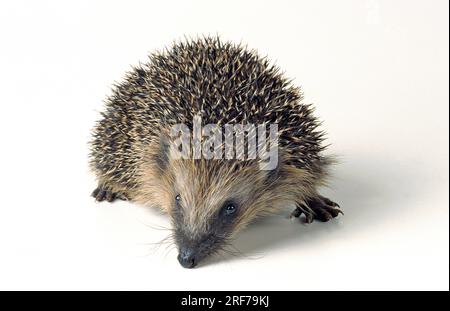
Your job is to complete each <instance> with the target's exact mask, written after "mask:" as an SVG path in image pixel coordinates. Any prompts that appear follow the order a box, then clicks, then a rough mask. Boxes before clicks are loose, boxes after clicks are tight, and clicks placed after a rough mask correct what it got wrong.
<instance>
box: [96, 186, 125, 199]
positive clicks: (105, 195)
mask: <svg viewBox="0 0 450 311" xmlns="http://www.w3.org/2000/svg"><path fill="white" fill-rule="evenodd" d="M92 197H94V198H95V200H96V201H97V202H102V201H105V200H106V201H108V202H113V201H115V200H116V199H120V200H124V201H125V200H127V199H128V198H127V197H126V196H125V195H124V194H122V193H116V192H113V191H111V190H109V189H107V188H106V189H105V187H102V186H99V187H97V188H96V189H95V190H94V191H93V192H92Z"/></svg>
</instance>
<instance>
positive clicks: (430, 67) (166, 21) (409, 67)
mask: <svg viewBox="0 0 450 311" xmlns="http://www.w3.org/2000/svg"><path fill="white" fill-rule="evenodd" d="M448 9H449V8H448V1H447V0H434V1H425V0H424V1H411V0H408V1H399V0H396V1H387V0H386V1H382V0H380V1H377V0H370V1H362V0H352V1H350V0H340V1H331V0H330V1H261V0H258V1H222V2H218V1H217V2H216V1H159V2H154V3H151V2H150V1H122V2H114V1H71V2H69V1H2V2H1V3H0V107H1V110H0V111H1V121H0V135H1V137H0V138H1V140H0V141H1V153H0V163H1V170H0V177H1V178H0V189H1V196H2V198H1V201H0V289H43V290H46V289H75V290H79V289H87V290H90V289H125V290H129V289H139V290H140V289H159V290H167V289H182V290H186V289H189V290H196V289H224V290H226V289H242V290H245V289H255V290H256V289H287V290H305V289H306V290H316V289H326V290H336V289H343V290H347V289H353V290H365V289H375V290H381V289H384V290H400V289H402V290H406V289H440V290H444V289H446V290H448V288H449V190H448V187H449V175H448V169H449V165H448V164H449V152H448V148H449V137H448V133H449V119H448V113H449V111H448V110H449V105H448V101H449V87H448V83H449V81H448V80H449V79H448V77H449V72H448V68H449V67H448V66H449V64H448V56H449V49H448V47H449V45H448V35H449V34H448V18H449V17H448ZM197 34H220V35H221V36H222V38H223V39H224V40H232V41H237V42H239V41H242V42H245V43H247V44H248V45H249V47H251V48H256V49H257V50H258V51H259V52H260V53H261V54H262V55H268V56H269V57H270V58H271V59H272V60H273V61H274V62H275V63H277V64H278V65H279V66H280V67H281V68H282V69H283V70H285V72H286V75H287V76H289V77H292V78H295V83H296V84H298V85H301V86H302V87H303V89H304V92H305V101H306V102H312V103H314V104H315V105H316V106H317V115H318V116H319V117H320V118H321V119H322V120H324V129H326V131H327V132H328V133H329V136H328V137H329V142H330V143H332V144H333V145H332V147H331V148H330V150H329V152H330V153H333V154H337V155H339V156H340V158H341V164H340V165H338V166H336V168H335V169H334V178H333V180H332V181H331V189H324V190H323V193H324V194H326V195H327V196H329V197H331V198H332V199H334V200H335V201H337V202H339V203H340V204H341V205H342V207H343V209H344V211H345V216H344V217H340V218H339V219H337V220H334V221H332V222H331V223H326V224H323V223H313V224H311V225H304V224H301V223H299V222H298V221H297V220H289V219H287V217H286V215H287V214H288V213H289V212H290V209H287V210H286V213H285V214H282V215H280V216H277V217H272V218H267V219H264V220H262V221H260V222H258V223H257V224H255V225H253V226H251V227H250V228H249V229H248V230H246V231H244V232H242V234H241V235H240V236H239V237H238V239H237V240H236V242H235V246H236V247H237V248H238V249H239V250H241V251H242V252H243V253H244V255H243V256H240V257H237V258H233V257H231V258H230V257H224V258H214V259H212V260H209V261H207V262H205V263H204V264H203V265H201V266H200V267H199V268H197V269H194V270H186V269H183V268H181V266H180V265H179V264H178V262H177V260H176V251H174V250H172V251H169V250H165V246H162V247H161V248H160V249H159V250H155V248H154V247H153V246H152V245H150V244H148V243H155V242H157V241H159V240H161V239H162V238H164V236H165V235H166V234H167V233H168V232H167V231H164V230H155V229H152V228H151V227H150V226H152V227H154V226H163V227H168V226H169V222H168V219H167V218H166V216H164V215H160V214H158V213H157V212H156V211H153V210H150V209H146V208H144V207H139V206H135V205H132V204H130V203H126V202H119V203H114V204H108V203H101V204H97V203H94V201H93V199H92V198H90V197H89V195H90V192H91V191H92V190H93V189H94V187H95V180H94V177H93V175H92V174H91V173H90V172H89V171H88V167H87V141H88V139H89V137H90V129H91V127H92V125H93V124H94V121H95V120H96V119H97V118H98V117H99V113H98V112H99V111H101V109H102V101H103V99H104V98H105V96H106V95H107V94H109V93H110V87H111V85H112V84H113V83H114V81H118V80H120V78H121V77H122V75H123V73H124V72H125V71H126V70H128V69H129V68H130V65H132V64H138V62H139V61H145V60H146V55H147V53H148V52H151V51H153V50H154V49H159V48H162V47H164V46H166V45H168V44H170V43H171V42H172V41H173V40H175V39H180V38H182V37H183V35H188V36H195V35H197ZM169 249H170V247H169Z"/></svg>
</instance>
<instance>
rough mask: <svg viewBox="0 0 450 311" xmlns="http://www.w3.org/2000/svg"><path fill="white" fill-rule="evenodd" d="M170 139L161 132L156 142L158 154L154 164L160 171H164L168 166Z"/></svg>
mask: <svg viewBox="0 0 450 311" xmlns="http://www.w3.org/2000/svg"><path fill="white" fill-rule="evenodd" d="M169 153H170V137H169V136H168V135H167V133H165V132H161V134H160V135H159V140H158V152H157V154H156V158H155V162H156V164H157V166H158V168H159V169H160V170H161V171H165V170H166V169H167V167H168V165H169V160H170V159H169Z"/></svg>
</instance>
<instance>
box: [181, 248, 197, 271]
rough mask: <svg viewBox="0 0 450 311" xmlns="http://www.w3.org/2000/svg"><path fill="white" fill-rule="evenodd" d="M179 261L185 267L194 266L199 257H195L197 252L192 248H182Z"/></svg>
mask: <svg viewBox="0 0 450 311" xmlns="http://www.w3.org/2000/svg"><path fill="white" fill-rule="evenodd" d="M178 261H179V262H180V264H181V265H182V266H183V267H184V268H188V269H190V268H194V267H195V266H196V265H197V259H196V258H195V252H194V251H193V250H192V249H190V248H185V247H183V248H181V249H180V254H179V255H178Z"/></svg>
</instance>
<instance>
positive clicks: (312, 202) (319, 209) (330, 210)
mask: <svg viewBox="0 0 450 311" xmlns="http://www.w3.org/2000/svg"><path fill="white" fill-rule="evenodd" d="M306 205H307V206H308V207H309V209H310V210H311V213H308V212H305V211H303V210H302V209H300V208H299V207H297V208H296V209H295V210H294V211H293V212H292V213H291V218H292V217H296V218H298V217H300V216H301V215H302V213H304V214H305V219H304V222H305V223H307V224H310V223H312V222H313V220H314V219H316V220H319V221H323V222H326V221H329V220H331V219H333V218H335V217H337V216H338V215H339V214H342V215H344V213H343V212H342V210H340V208H339V204H337V203H335V202H333V201H331V200H330V199H328V198H325V197H322V196H318V197H317V198H311V199H309V200H308V201H306Z"/></svg>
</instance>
